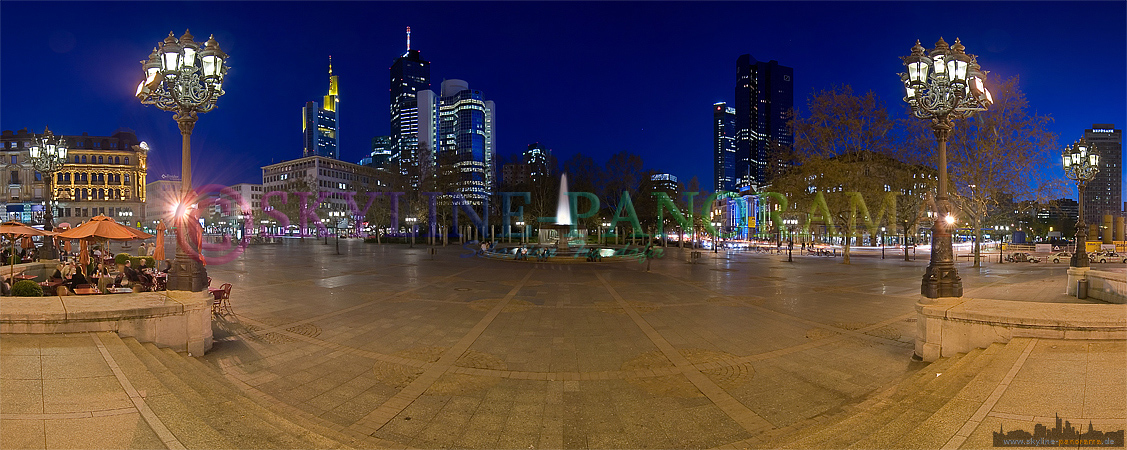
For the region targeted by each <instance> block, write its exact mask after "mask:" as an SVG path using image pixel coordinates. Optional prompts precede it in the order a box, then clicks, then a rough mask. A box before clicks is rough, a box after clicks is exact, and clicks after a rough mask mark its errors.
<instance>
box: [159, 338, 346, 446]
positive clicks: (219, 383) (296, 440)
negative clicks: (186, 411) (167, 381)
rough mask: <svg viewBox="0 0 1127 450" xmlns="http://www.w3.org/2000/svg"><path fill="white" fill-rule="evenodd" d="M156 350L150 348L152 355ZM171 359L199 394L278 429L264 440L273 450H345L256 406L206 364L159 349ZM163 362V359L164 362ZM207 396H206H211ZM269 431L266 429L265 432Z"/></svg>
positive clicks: (339, 444) (333, 442)
mask: <svg viewBox="0 0 1127 450" xmlns="http://www.w3.org/2000/svg"><path fill="white" fill-rule="evenodd" d="M154 349H156V347H155V346H154V347H151V348H149V350H150V352H151V351H153V350H154ZM159 352H160V353H163V354H164V355H165V356H166V357H167V358H168V359H170V360H172V361H173V362H174V364H178V365H180V367H181V368H182V369H183V372H182V373H183V375H182V376H181V378H184V379H185V381H186V382H187V383H188V384H190V385H193V387H195V388H196V391H198V392H201V394H202V393H203V392H202V391H201V389H202V390H203V391H207V394H208V395H211V396H212V397H213V398H215V399H217V400H221V401H226V402H228V403H229V404H230V405H231V406H232V407H233V408H235V409H236V410H237V411H239V412H240V413H241V414H245V415H249V416H253V417H255V418H256V419H258V420H259V421H261V422H263V424H264V425H267V428H272V429H274V430H277V431H276V432H275V433H273V434H267V435H265V436H263V437H266V438H269V439H271V440H273V441H274V442H276V443H275V444H274V445H272V446H271V447H274V448H341V447H345V446H344V445H342V444H341V443H339V442H337V441H335V440H332V439H329V438H326V437H324V436H321V435H320V434H317V433H315V432H313V431H311V430H309V429H308V428H306V427H302V426H300V425H297V424H295V423H293V422H291V421H289V420H287V419H285V418H283V417H281V416H279V415H278V414H275V413H274V412H273V411H271V410H269V409H267V408H264V407H262V406H261V405H259V404H258V403H255V402H254V401H253V400H251V399H250V398H248V397H246V396H245V395H243V394H242V393H241V392H239V391H238V389H237V388H235V387H234V386H231V385H230V382H229V381H227V379H226V378H224V377H223V375H221V374H219V373H218V372H216V371H214V370H212V369H211V368H209V367H207V366H205V365H204V364H203V363H200V362H199V361H196V360H195V359H192V358H189V357H184V356H182V355H180V354H178V353H176V352H175V351H173V350H171V349H167V348H165V349H159ZM157 357H158V358H160V356H159V355H158V356H157ZM162 362H163V360H162ZM208 395H205V397H206V396H208ZM263 431H267V430H265V429H264V430H263Z"/></svg>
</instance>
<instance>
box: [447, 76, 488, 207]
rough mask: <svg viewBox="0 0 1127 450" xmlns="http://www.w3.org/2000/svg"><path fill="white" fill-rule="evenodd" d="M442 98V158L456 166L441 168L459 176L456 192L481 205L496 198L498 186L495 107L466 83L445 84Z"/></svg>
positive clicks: (451, 81)
mask: <svg viewBox="0 0 1127 450" xmlns="http://www.w3.org/2000/svg"><path fill="white" fill-rule="evenodd" d="M441 95H442V96H441V99H440V102H439V108H438V109H439V113H438V117H439V126H438V130H439V135H440V139H441V141H440V151H441V152H443V158H440V159H441V160H442V161H444V162H446V161H450V163H451V164H452V165H453V167H451V168H447V167H442V168H441V169H442V170H448V169H450V170H453V171H454V172H455V173H457V182H456V183H455V186H454V188H455V190H456V191H458V192H460V193H461V194H462V195H463V196H465V198H466V199H467V200H470V201H471V203H479V202H480V201H481V200H483V199H485V198H486V197H488V196H489V195H492V194H493V192H494V190H495V187H496V186H495V181H496V180H495V178H496V155H495V150H494V149H495V148H496V147H495V145H496V131H495V129H494V121H493V119H494V118H493V112H494V111H495V106H494V104H493V102H492V101H489V100H485V99H484V98H483V96H482V93H481V91H476V90H471V89H470V88H469V84H468V83H466V82H465V81H463V80H446V81H443V82H442V91H441Z"/></svg>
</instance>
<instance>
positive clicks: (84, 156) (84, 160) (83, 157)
mask: <svg viewBox="0 0 1127 450" xmlns="http://www.w3.org/2000/svg"><path fill="white" fill-rule="evenodd" d="M82 164H86V155H82Z"/></svg>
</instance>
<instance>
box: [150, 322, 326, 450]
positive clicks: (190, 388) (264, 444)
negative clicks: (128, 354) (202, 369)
mask: <svg viewBox="0 0 1127 450" xmlns="http://www.w3.org/2000/svg"><path fill="white" fill-rule="evenodd" d="M132 349H133V350H134V351H135V352H136V351H137V350H138V349H137V348H135V347H132ZM140 351H141V352H144V353H146V354H148V355H149V356H150V357H151V360H155V361H157V363H158V364H159V365H160V366H163V368H164V370H163V371H161V370H160V369H159V368H157V369H155V370H154V372H159V373H161V374H162V375H163V376H161V375H158V377H160V378H161V380H162V382H165V381H167V382H168V383H170V384H173V385H178V386H179V388H178V389H176V390H174V392H177V393H178V394H180V395H183V397H182V398H183V399H185V400H187V401H186V403H189V404H192V406H193V407H194V408H196V410H197V411H198V412H197V414H198V415H199V416H200V417H201V418H202V419H203V420H204V421H205V422H207V423H208V424H210V425H211V426H212V428H215V429H216V431H219V433H220V434H222V435H223V436H224V437H226V438H227V440H229V441H230V442H231V443H232V444H234V446H235V447H236V448H296V447H301V446H304V447H313V445H311V444H310V443H307V442H304V441H301V440H295V439H293V438H292V437H288V436H286V433H285V432H283V431H282V430H280V429H278V428H276V427H274V426H272V425H270V424H269V423H268V422H266V421H265V420H263V418H262V417H260V416H259V415H258V414H256V413H255V412H254V411H251V410H248V409H247V408H245V407H243V406H242V405H241V404H240V402H239V399H238V398H234V397H229V396H226V395H225V394H223V393H221V390H219V389H216V388H215V385H217V384H218V383H214V382H211V381H209V378H208V377H206V376H203V375H200V374H198V373H195V371H194V369H192V368H191V367H188V366H187V365H186V364H185V363H184V362H183V361H182V360H181V356H180V355H177V354H176V353H175V352H172V351H171V350H169V352H170V353H171V354H168V353H165V352H164V351H163V350H161V349H159V348H157V347H156V346H155V345H153V344H151V343H144V344H141V349H140Z"/></svg>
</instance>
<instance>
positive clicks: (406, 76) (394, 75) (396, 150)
mask: <svg viewBox="0 0 1127 450" xmlns="http://www.w3.org/2000/svg"><path fill="white" fill-rule="evenodd" d="M429 90H430V62H429V61H425V60H423V58H422V55H421V54H420V53H419V51H418V50H411V29H410V28H408V29H407V51H406V52H405V53H403V54H402V55H400V56H399V57H398V58H396V59H395V62H393V63H392V64H391V133H390V136H391V155H392V156H391V158H392V160H393V161H394V162H398V163H403V164H406V165H414V164H419V163H420V159H419V156H420V155H419V140H420V139H419V134H420V117H419V111H420V108H419V106H420V98H419V97H420V93H421V92H423V91H429ZM424 96H425V94H424ZM423 100H424V101H423V102H421V103H422V104H423V109H424V110H426V111H433V108H432V107H430V105H429V104H428V103H427V101H425V100H428V99H426V98H424V99H423ZM429 100H430V101H433V100H434V98H433V93H431V96H430V98H429ZM426 114H429V113H426ZM422 120H423V121H425V120H427V118H426V116H425V115H424V117H423V119H422ZM424 131H425V130H424ZM423 134H424V135H426V133H423ZM431 148H432V149H433V146H432V147H431ZM424 165H425V164H424ZM416 183H417V180H416Z"/></svg>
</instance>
